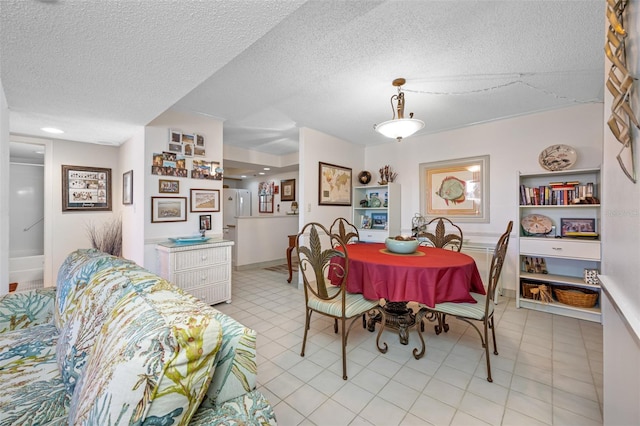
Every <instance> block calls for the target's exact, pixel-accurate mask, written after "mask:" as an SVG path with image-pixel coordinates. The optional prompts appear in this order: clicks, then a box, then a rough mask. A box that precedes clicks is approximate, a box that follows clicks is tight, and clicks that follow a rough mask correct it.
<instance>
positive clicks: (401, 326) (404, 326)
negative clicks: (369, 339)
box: [367, 302, 416, 345]
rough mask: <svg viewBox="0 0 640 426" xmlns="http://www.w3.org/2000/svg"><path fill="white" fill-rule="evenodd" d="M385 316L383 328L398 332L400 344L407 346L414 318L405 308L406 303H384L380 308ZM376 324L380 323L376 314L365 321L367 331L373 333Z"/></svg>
mask: <svg viewBox="0 0 640 426" xmlns="http://www.w3.org/2000/svg"><path fill="white" fill-rule="evenodd" d="M382 309H384V312H385V313H386V314H387V315H386V316H387V321H386V324H385V327H389V328H392V329H394V330H398V336H399V337H400V343H401V344H403V345H408V344H409V329H411V327H413V326H414V325H415V324H416V316H415V315H414V313H413V311H412V310H411V309H409V308H408V307H407V302H386V303H385V305H384V306H383V307H382ZM376 322H381V316H380V315H379V314H378V315H376V316H375V317H373V318H369V321H367V329H368V330H369V331H371V332H373V331H375V328H376Z"/></svg>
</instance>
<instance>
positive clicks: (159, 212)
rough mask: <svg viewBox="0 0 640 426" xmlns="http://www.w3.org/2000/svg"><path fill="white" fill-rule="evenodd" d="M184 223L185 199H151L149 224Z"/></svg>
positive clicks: (185, 217)
mask: <svg viewBox="0 0 640 426" xmlns="http://www.w3.org/2000/svg"><path fill="white" fill-rule="evenodd" d="M186 221H187V197H151V223H159V222H186Z"/></svg>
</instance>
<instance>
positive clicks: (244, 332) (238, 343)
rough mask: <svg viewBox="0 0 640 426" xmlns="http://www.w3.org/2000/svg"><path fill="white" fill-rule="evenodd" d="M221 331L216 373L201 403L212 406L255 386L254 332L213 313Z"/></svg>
mask: <svg viewBox="0 0 640 426" xmlns="http://www.w3.org/2000/svg"><path fill="white" fill-rule="evenodd" d="M216 312H217V313H216V316H215V318H216V319H217V320H218V321H220V324H222V328H223V329H224V335H223V336H222V345H221V347H220V351H219V352H218V354H217V355H216V359H215V365H216V367H215V368H216V374H215V376H214V377H213V380H211V384H210V385H209V390H208V391H207V394H206V396H205V399H204V400H203V402H202V404H203V406H205V407H216V406H219V405H221V404H222V403H224V402H225V401H228V400H230V399H232V398H235V397H237V396H240V395H243V394H245V393H247V392H250V391H252V390H253V389H255V387H256V375H257V371H258V370H257V365H256V332H255V331H254V330H252V329H250V328H247V327H245V326H244V325H242V324H240V323H239V322H238V321H236V320H234V319H233V318H231V317H229V316H227V315H225V314H223V313H221V312H219V311H216Z"/></svg>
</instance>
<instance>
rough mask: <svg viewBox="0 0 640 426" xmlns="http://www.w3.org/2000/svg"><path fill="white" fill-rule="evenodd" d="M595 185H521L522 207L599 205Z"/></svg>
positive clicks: (568, 183) (562, 183) (563, 183)
mask: <svg viewBox="0 0 640 426" xmlns="http://www.w3.org/2000/svg"><path fill="white" fill-rule="evenodd" d="M594 193H595V185H594V183H593V182H588V183H586V184H584V185H581V184H580V182H579V181H568V182H550V183H549V184H547V185H540V186H537V187H528V186H526V185H524V184H521V185H520V205H522V206H545V205H552V206H563V205H574V204H599V203H600V201H599V200H598V198H597V197H596V196H595V195H594Z"/></svg>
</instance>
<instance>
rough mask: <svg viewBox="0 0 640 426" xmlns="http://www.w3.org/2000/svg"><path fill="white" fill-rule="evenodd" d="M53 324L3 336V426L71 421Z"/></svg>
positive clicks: (0, 397)
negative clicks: (56, 355)
mask: <svg viewBox="0 0 640 426" xmlns="http://www.w3.org/2000/svg"><path fill="white" fill-rule="evenodd" d="M57 337H58V331H57V329H56V327H55V326H54V325H53V324H44V325H37V326H32V327H29V328H26V329H19V330H15V331H10V332H5V333H0V382H1V383H2V392H0V424H2V425H44V424H49V423H51V422H53V421H55V420H56V419H58V420H61V421H62V420H64V421H67V419H68V409H69V401H70V400H69V396H68V395H67V393H66V391H65V387H64V385H63V383H62V381H61V380H60V374H59V372H58V367H57V365H56V358H55V349H56V340H57Z"/></svg>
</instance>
